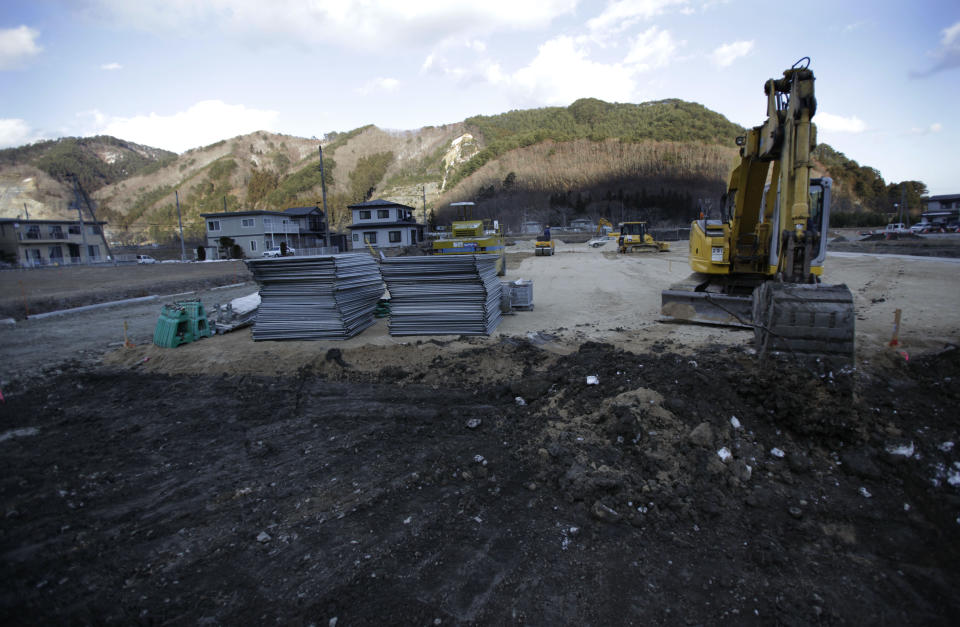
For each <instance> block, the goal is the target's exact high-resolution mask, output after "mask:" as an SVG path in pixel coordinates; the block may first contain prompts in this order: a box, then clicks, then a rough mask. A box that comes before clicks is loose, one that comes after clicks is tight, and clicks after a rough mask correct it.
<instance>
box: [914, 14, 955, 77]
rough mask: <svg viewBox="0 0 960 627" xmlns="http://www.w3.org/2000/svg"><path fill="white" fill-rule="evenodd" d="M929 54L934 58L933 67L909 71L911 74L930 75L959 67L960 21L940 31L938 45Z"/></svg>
mask: <svg viewBox="0 0 960 627" xmlns="http://www.w3.org/2000/svg"><path fill="white" fill-rule="evenodd" d="M930 55H931V56H932V57H933V58H934V59H936V63H935V64H934V65H933V67H932V68H930V69H929V70H926V71H924V72H911V73H910V75H911V76H913V77H921V76H930V75H931V74H936V73H937V72H942V71H944V70H952V69H954V68H958V67H960V22H956V23H954V24H953V25H951V26H948V27H947V28H944V29H943V30H942V31H940V46H939V47H938V48H937V49H936V50H934V51H933V52H932V53H930Z"/></svg>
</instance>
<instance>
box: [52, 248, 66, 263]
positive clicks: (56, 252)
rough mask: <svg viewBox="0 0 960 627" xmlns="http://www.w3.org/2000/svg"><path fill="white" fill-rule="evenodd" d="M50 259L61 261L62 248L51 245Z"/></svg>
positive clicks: (56, 261) (55, 261)
mask: <svg viewBox="0 0 960 627" xmlns="http://www.w3.org/2000/svg"><path fill="white" fill-rule="evenodd" d="M50 261H52V262H54V263H63V249H62V248H60V247H59V246H51V247H50Z"/></svg>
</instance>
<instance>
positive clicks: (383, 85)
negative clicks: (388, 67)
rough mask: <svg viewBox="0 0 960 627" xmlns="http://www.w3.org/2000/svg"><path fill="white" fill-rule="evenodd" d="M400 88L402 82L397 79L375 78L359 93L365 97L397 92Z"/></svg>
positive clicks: (360, 89)
mask: <svg viewBox="0 0 960 627" xmlns="http://www.w3.org/2000/svg"><path fill="white" fill-rule="evenodd" d="M398 87H400V81H398V80H397V79H395V78H379V77H378V78H375V79H373V80H370V81H367V83H366V84H364V85H363V86H362V87H360V88H358V89H357V92H358V93H360V94H363V95H369V94H373V93H378V92H391V91H396V90H397V88H398Z"/></svg>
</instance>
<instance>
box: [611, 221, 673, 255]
mask: <svg viewBox="0 0 960 627" xmlns="http://www.w3.org/2000/svg"><path fill="white" fill-rule="evenodd" d="M617 250H618V251H620V252H621V253H665V252H667V251H669V250H670V244H668V243H666V242H658V241H657V240H655V239H653V236H652V235H650V232H649V231H648V229H647V223H646V222H621V223H620V236H619V238H618V239H617Z"/></svg>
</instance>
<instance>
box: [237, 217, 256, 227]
mask: <svg viewBox="0 0 960 627" xmlns="http://www.w3.org/2000/svg"><path fill="white" fill-rule="evenodd" d="M253 223H254V219H253V218H242V219H241V220H240V226H242V227H243V228H245V229H252V228H253Z"/></svg>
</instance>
